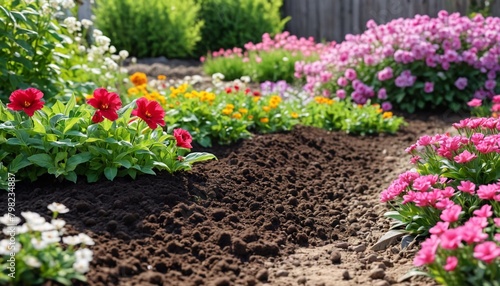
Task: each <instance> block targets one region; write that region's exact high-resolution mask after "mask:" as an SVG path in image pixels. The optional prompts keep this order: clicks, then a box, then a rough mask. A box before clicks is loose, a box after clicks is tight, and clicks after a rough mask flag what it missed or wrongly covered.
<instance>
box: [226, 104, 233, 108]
mask: <svg viewBox="0 0 500 286" xmlns="http://www.w3.org/2000/svg"><path fill="white" fill-rule="evenodd" d="M226 108H228V109H231V110H232V109H234V105H232V104H231V103H228V104H226Z"/></svg>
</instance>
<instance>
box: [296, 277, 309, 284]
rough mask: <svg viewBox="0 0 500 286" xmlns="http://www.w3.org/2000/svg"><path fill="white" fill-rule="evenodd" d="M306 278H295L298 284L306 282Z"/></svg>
mask: <svg viewBox="0 0 500 286" xmlns="http://www.w3.org/2000/svg"><path fill="white" fill-rule="evenodd" d="M306 282H307V278H306V277H300V278H299V280H297V283H299V284H304V285H305V284H306Z"/></svg>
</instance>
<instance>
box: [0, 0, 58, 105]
mask: <svg viewBox="0 0 500 286" xmlns="http://www.w3.org/2000/svg"><path fill="white" fill-rule="evenodd" d="M51 9H52V8H47V9H44V10H43V9H40V8H39V7H37V6H36V4H30V5H26V4H25V3H24V1H19V0H17V1H5V0H2V1H0V99H5V98H7V97H8V95H9V93H8V92H9V91H11V90H14V89H18V88H27V87H29V86H35V87H37V88H39V89H40V90H43V91H45V92H47V93H54V92H56V91H57V89H58V88H60V85H59V84H58V83H57V80H56V79H57V76H58V73H59V68H58V67H57V65H54V64H53V62H52V56H53V54H54V49H55V47H56V44H57V43H59V42H61V40H62V37H61V36H60V34H59V28H58V26H57V25H56V24H54V22H53V19H52V16H51V12H52V11H51Z"/></svg>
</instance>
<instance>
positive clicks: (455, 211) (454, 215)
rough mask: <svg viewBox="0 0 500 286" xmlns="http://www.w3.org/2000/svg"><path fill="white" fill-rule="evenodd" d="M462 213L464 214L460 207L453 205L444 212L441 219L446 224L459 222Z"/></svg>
mask: <svg viewBox="0 0 500 286" xmlns="http://www.w3.org/2000/svg"><path fill="white" fill-rule="evenodd" d="M460 212H462V207H461V206H459V205H453V206H450V207H449V208H447V209H445V210H443V212H442V213H441V215H440V216H439V217H440V218H441V220H443V221H446V222H455V221H457V220H458V217H459V216H460Z"/></svg>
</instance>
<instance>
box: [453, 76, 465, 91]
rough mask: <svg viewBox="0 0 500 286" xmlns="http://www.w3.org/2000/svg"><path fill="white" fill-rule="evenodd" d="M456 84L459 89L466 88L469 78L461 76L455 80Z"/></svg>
mask: <svg viewBox="0 0 500 286" xmlns="http://www.w3.org/2000/svg"><path fill="white" fill-rule="evenodd" d="M455 86H456V87H457V88H458V89H459V90H464V89H465V88H466V87H467V78H465V77H459V78H458V79H457V80H456V81H455Z"/></svg>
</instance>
